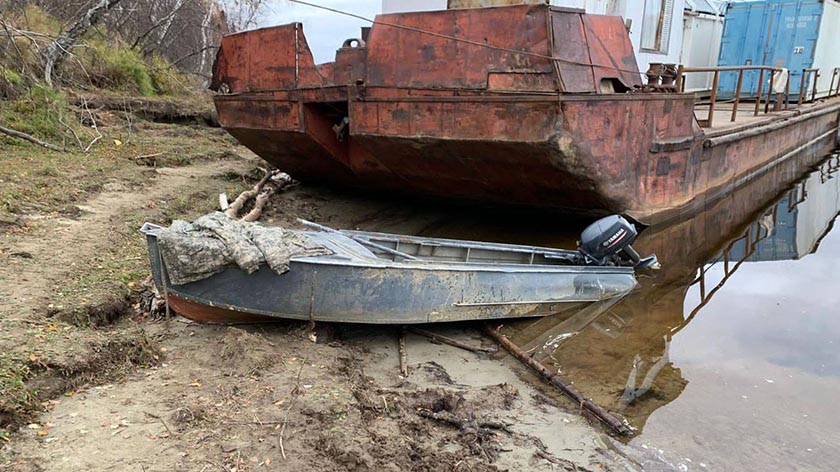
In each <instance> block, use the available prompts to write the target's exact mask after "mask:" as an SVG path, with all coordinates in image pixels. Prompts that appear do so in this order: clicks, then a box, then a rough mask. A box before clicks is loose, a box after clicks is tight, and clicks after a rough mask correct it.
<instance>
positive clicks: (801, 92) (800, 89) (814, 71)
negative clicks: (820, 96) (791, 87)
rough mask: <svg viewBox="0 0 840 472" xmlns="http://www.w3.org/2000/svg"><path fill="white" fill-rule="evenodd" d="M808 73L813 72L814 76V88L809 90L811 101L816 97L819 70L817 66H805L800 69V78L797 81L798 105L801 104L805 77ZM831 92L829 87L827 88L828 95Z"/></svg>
mask: <svg viewBox="0 0 840 472" xmlns="http://www.w3.org/2000/svg"><path fill="white" fill-rule="evenodd" d="M809 73H813V77H814V88H813V90H811V101H812V102H813V101H815V100H816V99H817V80H818V79H819V78H820V70H819V69H818V68H813V67H812V68H807V69H802V79H801V80H800V82H799V101H798V102H797V104H798V105H802V97H804V96H805V77H807V75H808V74H809ZM830 94H831V89H829V95H830Z"/></svg>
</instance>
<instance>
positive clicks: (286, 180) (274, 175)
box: [219, 170, 294, 221]
mask: <svg viewBox="0 0 840 472" xmlns="http://www.w3.org/2000/svg"><path fill="white" fill-rule="evenodd" d="M293 182H294V181H293V180H292V178H291V177H290V176H289V174H286V173H285V172H280V171H279V170H272V171H266V173H265V175H264V176H263V178H262V179H260V181H259V182H257V184H256V185H254V187H253V188H251V189H249V190H246V191H244V192H242V193H241V194H239V196H238V197H236V200H234V201H233V203H231V204H229V205H227V196H225V195H224V194H222V195H219V203H220V205H221V206H222V210H223V211H224V212H225V215H227V216H228V217H230V218H234V219H235V218H237V217H238V215H239V213H240V212H241V211H242V209H243V208H244V207H245V205H246V204H247V203H248V202H249V201H251V200H254V208H253V209H252V210H251V211H250V212H248V213H247V214H246V215H245V216H243V217H242V218H241V219H242V220H243V221H257V220H258V219H260V216H262V212H263V210H264V209H265V205H266V204H267V203H268V200H269V199H270V198H271V196H272V195H274V194H275V193H276V192H278V191H280V190H283V189H285V188H286V187H288V186H289V185H291V184H292V183H293ZM269 183H273V185H268V184H269Z"/></svg>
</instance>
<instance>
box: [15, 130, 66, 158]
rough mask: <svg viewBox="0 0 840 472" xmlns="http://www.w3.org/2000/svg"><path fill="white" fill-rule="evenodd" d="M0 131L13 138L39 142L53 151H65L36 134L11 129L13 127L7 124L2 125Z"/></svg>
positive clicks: (38, 143)
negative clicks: (37, 136) (6, 125)
mask: <svg viewBox="0 0 840 472" xmlns="http://www.w3.org/2000/svg"><path fill="white" fill-rule="evenodd" d="M0 133H3V134H6V135H9V136H11V137H13V138H19V139H23V140H26V141H29V142H30V143H35V144H37V145H39V146H43V147H45V148H47V149H49V150H51V151H58V152H63V151H64V149H62V148H60V147H58V146H56V145H55V144H50V143H48V142H46V141H41V140H40V139H38V138H36V137H35V136H32V135H30V134H26V133H24V132H21V131H17V130H14V129H11V128H6V127H5V126H2V125H0Z"/></svg>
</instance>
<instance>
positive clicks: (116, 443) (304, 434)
mask: <svg viewBox="0 0 840 472" xmlns="http://www.w3.org/2000/svg"><path fill="white" fill-rule="evenodd" d="M137 129H141V130H143V131H142V132H143V133H158V135H159V136H161V137H165V138H166V139H172V140H173V141H172V144H173V146H174V144H175V142H176V141H178V142H181V143H182V145H183V146H185V147H190V143H191V142H192V140H198V143H197V144H196V146H195V148H196V149H208V150H212V157H209V158H208V157H205V156H204V155H203V154H202V155H199V154H197V155H196V157H195V158H189V159H185V160H181V159H177V158H176V159H175V160H173V161H162V162H161V163H167V162H172V163H177V164H178V165H179V167H161V166H160V164H161V163H156V164H155V165H156V166H157V167H154V166H152V168H151V169H150V168H149V167H147V166H148V163H146V162H145V161H143V162H141V161H138V160H137V159H134V157H135V154H138V155H151V154H154V152H152V151H154V150H155V149H146V148H143V149H139V148H138V149H133V150H132V151H131V152H130V153H127V154H128V155H126V156H125V157H124V158H114V156H113V155H111V154H106V155H103V156H101V157H97V156H90V157H88V159H98V158H101V159H102V160H103V162H108V163H110V164H109V165H110V166H112V167H113V168H115V169H117V171H116V173H115V174H113V175H112V176H111V177H107V176H102V175H101V174H99V173H96V172H99V171H97V170H96V169H87V168H85V169H81V170H79V171H78V172H80V174H79V177H78V178H79V179H82V180H84V179H92V180H95V181H97V182H98V183H97V186H96V188H95V189H94V188H92V189H90V191H85V192H84V193H79V194H69V193H68V194H67V195H66V196H62V197H61V199H60V200H58V199H57V200H56V203H55V208H58V206H66V205H68V204H69V205H71V206H72V207H73V208H76V209H77V210H78V211H76V212H74V213H73V214H68V213H65V212H60V211H55V210H54V209H53V207H52V206H50V207H49V208H47V207H44V208H42V209H40V210H39V209H38V207H37V206H32V205H29V206H19V207H18V208H19V209H18V210H17V212H16V213H15V218H19V219H21V220H23V221H24V223H23V224H22V225H21V226H15V227H14V228H13V229H12V230H10V231H6V232H5V233H3V234H1V235H0V282H2V283H0V293H2V297H3V298H4V300H8V301H9V303H5V304H3V305H2V306H0V325H2V328H3V334H2V336H0V348H2V349H3V350H4V352H6V353H8V354H9V355H7V356H5V357H3V358H2V359H0V360H2V366H0V367H2V369H3V370H2V373H3V375H2V377H3V379H4V380H3V382H4V386H5V385H12V386H14V388H12V389H9V388H5V389H4V390H3V393H2V395H0V397H2V399H0V404H2V405H0V406H2V410H3V412H4V414H6V413H7V412H14V413H15V415H16V416H14V417H10V416H8V415H6V416H4V417H3V424H2V426H3V428H4V429H3V431H2V435H1V436H2V438H3V439H4V441H3V449H2V459H0V460H1V461H2V462H0V467H2V468H4V469H5V470H108V469H114V468H116V469H121V470H149V471H151V470H234V469H235V470H263V469H265V470H319V469H323V470H371V469H377V468H379V469H386V470H605V469H606V470H628V469H633V467H634V466H633V464H632V462H631V461H628V460H627V459H625V458H624V457H623V456H622V454H621V453H618V452H616V451H615V449H614V447H613V446H612V444H613V442H612V440H610V439H609V437H608V436H606V435H605V433H604V432H603V430H601V429H600V427H599V426H598V425H592V424H590V423H589V421H588V420H587V419H585V418H582V417H581V416H579V415H578V414H577V412H576V411H575V406H574V405H570V404H568V403H564V402H563V400H562V398H559V397H556V398H554V399H552V398H551V397H550V396H546V393H548V394H549V395H551V392H548V391H543V392H542V393H541V392H540V391H538V389H537V388H538V387H539V383H538V382H537V381H536V380H535V379H534V378H530V377H528V375H529V374H528V373H527V372H526V371H525V369H524V368H523V367H522V366H520V365H519V364H518V363H516V362H515V361H513V360H511V359H510V358H509V357H507V355H506V354H504V353H500V354H498V355H495V356H493V357H487V356H479V355H476V354H474V353H471V352H466V351H462V350H459V349H457V348H454V347H451V346H445V345H437V344H432V343H430V342H429V341H428V340H427V339H426V338H422V337H416V336H413V335H409V337H408V361H409V371H410V374H409V375H408V377H407V378H403V377H401V376H400V373H399V367H398V366H399V360H398V355H397V352H396V349H397V337H396V333H395V332H394V331H392V330H391V329H390V328H383V327H367V326H358V327H348V326H344V327H335V328H334V329H332V330H329V329H327V330H324V335H323V336H321V341H325V342H324V343H321V344H313V343H312V342H310V341H309V340H308V339H307V338H306V336H305V335H304V326H302V325H299V324H293V323H281V324H278V325H273V326H266V327H251V328H248V327H243V328H227V327H215V326H206V325H197V324H193V323H190V322H187V321H186V320H182V319H180V318H171V319H167V320H160V319H157V318H155V317H153V316H150V315H148V314H146V313H142V311H143V310H139V312H138V311H137V310H136V308H137V307H138V306H140V305H139V304H138V303H137V302H138V298H139V296H140V295H141V294H142V293H143V292H144V288H143V281H144V280H145V279H146V278H147V276H148V267H147V261H146V255H145V247H144V240H143V238H142V236H141V235H140V234H139V233H138V232H137V229H138V228H139V226H140V225H141V224H142V223H143V222H144V221H153V222H156V223H162V224H168V223H169V222H170V221H171V220H172V219H175V218H186V219H190V218H195V217H196V216H198V215H199V214H202V213H204V212H207V211H210V210H211V209H213V208H214V207H215V206H216V205H217V202H218V193H220V192H222V191H224V192H227V193H228V195H235V194H237V193H238V192H239V191H241V190H242V189H244V188H246V187H248V186H250V185H252V184H253V182H254V179H255V178H258V177H259V175H260V173H261V172H260V171H259V170H257V169H256V168H257V166H259V165H260V164H261V163H260V162H259V161H258V160H256V159H254V157H253V156H252V155H250V154H248V153H247V152H245V151H244V150H243V149H241V148H238V147H236V146H234V145H233V144H230V143H227V144H226V141H224V140H222V141H220V140H218V139H217V137H216V136H215V134H214V132H213V131H212V130H208V131H207V132H206V133H209V134H208V135H207V136H205V132H204V131H201V130H200V129H196V128H179V127H177V126H173V125H166V126H163V125H149V124H143V126H138V128H137ZM135 139H136V140H137V141H138V142H142V141H141V138H140V137H136V138H135ZM144 139H146V140H147V141H149V142H151V141H154V139H153V138H151V137H149V136H145V138H144ZM161 139H163V138H161ZM165 152H166V153H167V155H172V156H176V157H177V153H176V152H175V149H174V148H172V149H169V148H167V150H166V151H165ZM21 158H22V159H41V158H42V157H41V156H40V155H38V156H34V157H33V156H32V155H26V156H23V155H22V156H21ZM49 165H53V166H59V167H61V166H65V165H68V166H69V165H75V164H73V163H72V162H68V163H65V162H64V161H62V160H60V159H59V160H57V161H56V160H53V158H50V163H49ZM60 176H61V168H60V169H59V172H55V173H50V174H45V177H44V178H45V179H47V180H49V181H50V182H52V180H55V181H56V185H57V183H58V182H60V180H61V177H60ZM4 178H7V177H4ZM50 179H52V180H50ZM26 184H27V182H26V181H24V180H17V181H16V185H18V186H19V187H20V189H21V191H23V192H24V193H23V194H24V195H29V194H27V193H25V192H27V191H29V189H27V188H26ZM34 184H38V185H40V184H41V182H40V181H39V182H37V183H33V185H34ZM31 195H32V197H31V198H30V199H29V200H27V201H31V202H37V201H38V198H39V197H38V194H37V193H36V192H34V191H32V193H31ZM74 195H75V196H74ZM27 198H29V197H27ZM51 205H52V204H51ZM453 213H454V214H457V215H458V216H457V218H455V219H453V218H452V214H453ZM496 216H497V215H496ZM296 218H306V219H310V220H313V221H318V222H322V223H326V224H329V225H331V226H335V227H339V228H362V229H367V230H385V231H396V232H405V233H413V234H430V235H446V236H455V237H464V238H470V237H473V236H474V235H473V234H471V233H473V232H477V231H479V230H478V229H477V228H481V230H480V231H481V232H482V234H485V235H486V234H487V230H486V228H487V226H486V224H485V223H484V222H486V221H487V220H488V215H483V214H477V213H476V212H475V211H474V209H470V208H465V209H463V210H462V209H452V208H447V209H442V208H441V206H440V205H439V203H435V202H425V201H416V200H414V201H411V200H400V201H394V200H388V199H383V198H381V197H379V196H375V195H374V196H370V195H360V194H351V193H348V192H341V191H333V190H327V189H322V188H318V187H311V186H306V185H298V186H296V187H293V188H292V189H290V190H288V191H286V192H284V193H282V194H278V195H275V197H274V198H273V201H272V205H271V207H270V209H269V211H268V212H267V213H266V214H265V215H264V218H263V221H264V222H266V223H269V224H281V225H290V224H291V223H292V222H293V221H295V219H296ZM510 218H514V219H515V218H517V217H516V216H511V217H510ZM525 220H527V218H523V224H524V225H528V224H531V225H537V223H535V222H533V221H530V222H528V221H525ZM453 221H458V224H453ZM491 221H492V219H491ZM506 223H509V221H506ZM541 224H542V225H543V226H544V225H545V223H544V222H542V223H541ZM553 224H560V223H559V222H554V223H553ZM549 226H550V225H549ZM505 227H506V225H504V224H500V225H499V232H498V234H495V235H493V236H492V237H491V238H490V239H497V240H511V237H510V235H508V234H506V233H505V232H504V231H505V229H504V228H505ZM544 232H545V231H544ZM544 232H543V234H544ZM530 242H532V243H533V242H538V241H530ZM22 254H25V255H26V256H25V257H24V256H20V255H22ZM127 305H128V309H126V306H127ZM435 329H436V330H438V329H443V330H444V332H445V333H447V334H448V335H450V336H454V337H457V338H458V339H460V340H462V341H463V342H466V343H471V344H476V345H478V344H482V343H484V344H485V345H488V343H489V341H487V340H484V339H483V338H482V337H481V335H480V334H479V331H478V328H474V327H470V326H466V327H463V326H462V327H449V328H435ZM330 332H332V334H330ZM325 337H326V338H325ZM115 340H122V341H120V342H117V341H115ZM141 347H142V349H141ZM140 354H142V355H140ZM520 376H524V379H525V380H523V379H522V378H520ZM535 385H536V386H537V387H535ZM284 425H285V426H284ZM281 438H282V446H281Z"/></svg>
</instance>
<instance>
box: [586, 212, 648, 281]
mask: <svg viewBox="0 0 840 472" xmlns="http://www.w3.org/2000/svg"><path fill="white" fill-rule="evenodd" d="M638 234H639V233H638V232H637V231H636V227H635V226H633V224H632V223H630V222H629V221H627V220H626V219H624V217H622V216H619V215H612V216H608V217H606V218H601V219H600V220H598V221H596V222H594V223H592V224H591V225H589V226H588V227H587V228H586V229H585V230H583V233H581V235H580V241H579V242H578V251H579V252H580V253H581V254H583V256H584V259H585V260H586V263H587V264H593V265H599V266H608V265H617V266H633V267H635V268H637V269H659V267H660V266H659V261H657V259H656V255H655V254H651V255H650V256H648V257H645V258H644V259H642V258H641V257H639V253H638V252H636V250H635V249H633V246H631V244H632V243H633V241H635V240H636V236H638Z"/></svg>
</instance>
